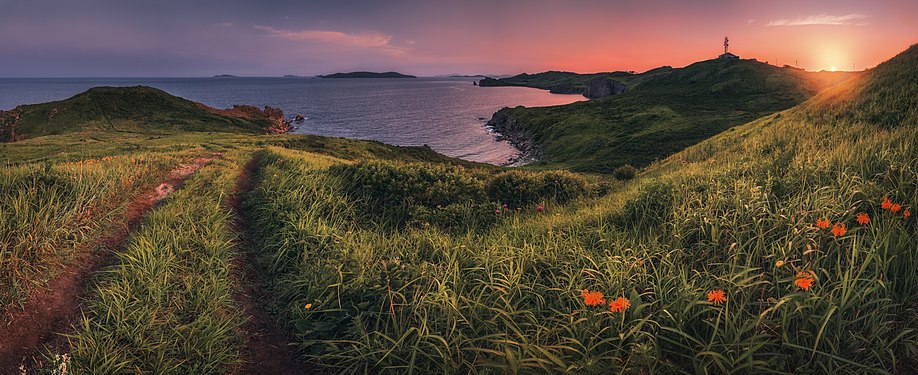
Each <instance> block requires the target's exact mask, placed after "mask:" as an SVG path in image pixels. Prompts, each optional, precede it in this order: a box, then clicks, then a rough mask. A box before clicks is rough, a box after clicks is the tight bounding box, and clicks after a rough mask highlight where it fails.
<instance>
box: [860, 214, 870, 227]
mask: <svg viewBox="0 0 918 375" xmlns="http://www.w3.org/2000/svg"><path fill="white" fill-rule="evenodd" d="M869 222H870V216H869V215H867V213H866V212H861V213H859V214H857V223H858V224H860V225H866V224H867V223H869Z"/></svg>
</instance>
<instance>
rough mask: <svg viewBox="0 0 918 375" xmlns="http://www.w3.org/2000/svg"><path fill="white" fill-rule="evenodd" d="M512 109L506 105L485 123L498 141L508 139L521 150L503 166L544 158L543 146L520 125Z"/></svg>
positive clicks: (517, 165) (524, 163)
mask: <svg viewBox="0 0 918 375" xmlns="http://www.w3.org/2000/svg"><path fill="white" fill-rule="evenodd" d="M511 110H512V108H509V107H504V108H502V109H501V110H499V111H497V112H495V113H494V115H492V116H491V119H490V120H488V122H487V124H486V125H485V126H486V127H488V128H489V129H491V130H492V131H493V132H494V133H495V134H496V139H497V140H498V141H507V142H509V143H510V145H512V146H513V147H514V148H516V149H517V150H518V151H519V155H518V156H517V157H515V158H511V159H510V160H507V162H506V163H504V164H503V166H508V167H519V166H523V165H526V164H530V163H533V162H536V161H538V160H539V159H541V158H542V148H541V146H539V145H538V143H536V142H535V140H534V139H533V138H532V136H531V135H530V134H529V133H528V132H527V131H526V130H525V128H523V127H522V126H520V125H519V123H518V122H517V120H516V118H515V117H513V114H511V113H510V112H511Z"/></svg>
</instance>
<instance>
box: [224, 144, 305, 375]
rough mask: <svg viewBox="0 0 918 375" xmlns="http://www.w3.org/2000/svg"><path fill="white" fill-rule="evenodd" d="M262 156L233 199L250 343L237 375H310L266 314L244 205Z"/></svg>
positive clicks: (238, 280)
mask: <svg viewBox="0 0 918 375" xmlns="http://www.w3.org/2000/svg"><path fill="white" fill-rule="evenodd" d="M259 161H260V157H259V156H258V154H256V156H254V157H253V158H252V160H250V161H249V162H248V163H247V164H246V165H245V167H244V168H243V170H242V173H241V174H240V175H239V180H238V182H237V183H236V189H235V191H234V193H233V194H232V196H231V197H230V201H229V204H230V207H231V208H232V209H233V212H234V215H235V217H234V220H233V227H234V229H235V230H236V233H239V236H240V240H239V245H238V247H239V254H240V257H239V258H237V259H236V262H234V264H233V274H234V282H235V284H236V288H237V290H236V292H235V293H234V294H235V295H234V297H235V299H236V302H237V303H238V304H239V305H240V306H241V307H242V309H243V312H244V313H245V316H246V318H247V320H246V323H245V324H244V325H243V326H242V328H241V331H242V332H240V333H241V334H242V336H243V338H244V339H245V340H246V341H245V344H244V345H243V348H242V353H241V354H242V363H241V364H240V366H239V367H238V368H236V369H235V371H233V373H234V374H308V373H310V371H309V370H308V369H307V367H306V365H305V364H304V363H302V362H300V361H298V360H297V357H296V353H295V351H294V350H293V348H291V347H290V346H289V345H288V344H289V343H290V340H289V337H288V336H287V335H286V334H285V331H284V329H283V327H281V326H280V324H278V322H277V320H276V319H275V318H274V317H273V316H272V315H271V314H270V313H269V312H268V311H267V310H265V306H267V305H268V300H269V298H268V296H267V294H266V293H265V288H266V286H267V280H265V271H264V270H261V269H259V267H258V266H257V265H258V259H257V256H256V252H255V247H254V244H253V243H252V241H251V236H250V233H251V232H250V231H251V226H250V221H249V218H248V217H247V216H246V215H245V211H244V210H243V207H242V204H243V202H244V201H245V198H246V197H248V195H249V193H251V191H252V189H253V188H254V178H255V176H256V174H257V173H256V172H257V169H258V163H259Z"/></svg>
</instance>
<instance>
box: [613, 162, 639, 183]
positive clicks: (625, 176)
mask: <svg viewBox="0 0 918 375" xmlns="http://www.w3.org/2000/svg"><path fill="white" fill-rule="evenodd" d="M636 174H637V168H635V167H634V166H632V165H631V164H625V165H623V166H621V167H618V168H615V170H614V171H612V176H614V177H615V179H616V180H630V179H632V178H634V176H635V175H636Z"/></svg>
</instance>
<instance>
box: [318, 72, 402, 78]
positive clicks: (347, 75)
mask: <svg viewBox="0 0 918 375" xmlns="http://www.w3.org/2000/svg"><path fill="white" fill-rule="evenodd" d="M319 77H320V78H418V77H416V76H412V75H407V74H402V73H398V72H385V73H376V72H350V73H335V74H329V75H325V76H319Z"/></svg>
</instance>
